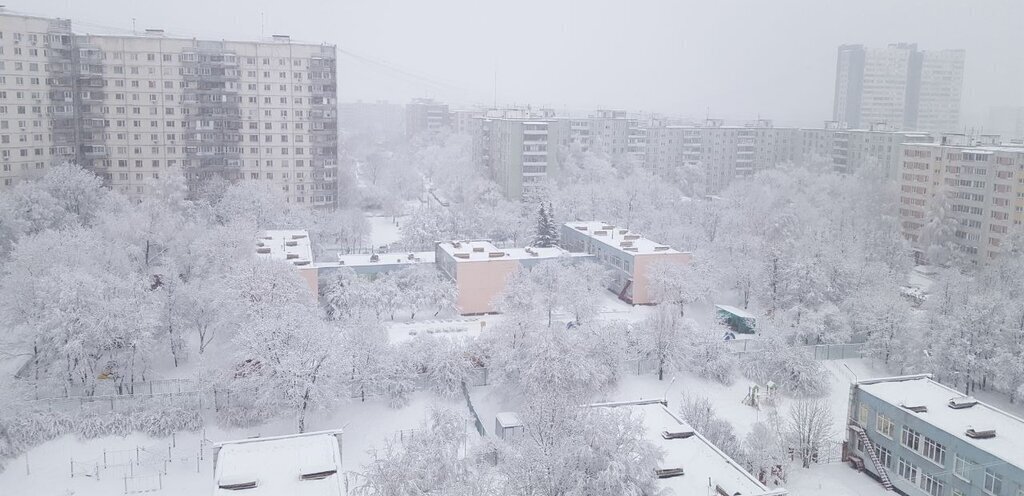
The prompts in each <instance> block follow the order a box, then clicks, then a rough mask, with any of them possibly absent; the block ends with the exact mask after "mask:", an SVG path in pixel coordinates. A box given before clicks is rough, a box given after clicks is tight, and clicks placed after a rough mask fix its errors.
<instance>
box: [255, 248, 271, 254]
mask: <svg viewBox="0 0 1024 496" xmlns="http://www.w3.org/2000/svg"><path fill="white" fill-rule="evenodd" d="M256 253H259V254H263V255H265V254H267V253H270V247H269V246H262V247H259V248H256Z"/></svg>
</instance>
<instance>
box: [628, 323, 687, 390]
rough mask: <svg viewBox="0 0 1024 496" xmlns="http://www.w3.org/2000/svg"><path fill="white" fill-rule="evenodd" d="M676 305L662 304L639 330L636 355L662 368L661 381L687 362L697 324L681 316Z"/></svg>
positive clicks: (660, 372)
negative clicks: (690, 343) (691, 335)
mask: <svg viewBox="0 0 1024 496" xmlns="http://www.w3.org/2000/svg"><path fill="white" fill-rule="evenodd" d="M680 313H681V312H680V311H679V310H678V308H677V307H676V306H675V305H673V304H661V305H658V307H657V308H656V309H655V311H654V313H652V314H651V316H650V317H648V318H647V319H646V320H644V321H643V323H641V324H640V325H639V326H637V329H636V331H637V332H636V334H637V335H636V343H635V347H636V353H637V356H639V357H640V358H650V359H653V360H655V361H656V362H657V364H658V380H659V381H660V380H663V379H664V378H665V372H666V371H673V370H679V369H681V368H683V364H684V363H685V362H686V358H687V352H688V351H689V348H688V346H687V339H688V335H689V334H690V332H691V328H693V327H694V326H696V323H695V322H693V321H691V320H688V319H684V318H683V317H681V316H680Z"/></svg>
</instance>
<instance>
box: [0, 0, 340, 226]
mask: <svg viewBox="0 0 1024 496" xmlns="http://www.w3.org/2000/svg"><path fill="white" fill-rule="evenodd" d="M0 32H3V33H4V38H2V39H0V47H2V48H3V49H4V50H5V51H9V52H8V53H10V55H11V56H13V57H15V59H8V55H7V53H0V60H2V61H3V63H4V72H3V74H2V75H0V77H2V79H0V96H2V95H3V93H2V92H6V93H7V94H13V95H14V96H16V97H19V95H20V96H24V97H25V98H30V99H31V100H32V105H25V106H23V105H19V104H18V103H21V102H15V103H14V104H13V105H7V106H3V105H0V107H5V108H4V109H3V110H0V113H6V114H7V115H11V114H14V115H13V117H14V118H13V119H11V120H10V121H9V122H7V123H6V124H7V125H8V126H9V127H10V126H15V127H16V128H17V129H22V128H27V129H28V130H29V131H27V134H29V135H32V140H31V141H32V142H34V143H39V146H38V147H32V148H29V149H28V150H27V151H29V152H30V153H29V155H30V157H29V158H31V160H30V161H21V162H20V163H15V162H13V161H12V167H11V169H12V170H10V171H7V170H6V169H7V168H6V167H5V168H4V174H5V176H3V177H2V179H3V184H4V185H7V186H9V185H11V184H13V183H14V182H16V180H17V179H18V178H19V177H23V176H27V175H29V174H30V173H27V172H26V171H27V170H29V169H32V170H42V169H45V168H46V167H48V166H49V165H52V164H56V163H61V162H64V161H71V162H76V163H78V164H79V165H81V166H83V167H85V168H87V169H90V170H92V171H94V172H95V173H96V174H97V175H99V176H100V177H101V178H103V179H104V180H105V182H106V184H108V185H109V186H110V187H111V188H113V189H115V190H118V191H121V192H123V193H125V194H127V195H128V196H129V197H131V198H134V199H138V198H141V197H142V196H144V195H145V194H146V193H147V190H146V188H147V187H149V186H148V183H149V182H150V181H151V180H152V179H154V178H158V177H159V176H160V173H161V172H162V171H165V170H167V169H169V168H181V170H182V171H183V172H184V174H185V176H186V178H187V179H188V181H189V185H190V187H193V188H195V187H198V186H199V185H200V184H201V183H202V182H203V181H205V180H208V179H210V178H212V177H214V176H220V177H224V178H225V179H228V180H231V181H238V180H262V181H269V182H271V183H273V184H274V185H275V186H279V187H280V188H281V189H282V191H283V192H284V194H285V196H286V198H287V199H288V201H290V202H294V203H300V204H305V205H311V206H332V205H335V204H336V201H337V199H336V191H337V187H336V171H337V156H338V146H337V97H336V94H337V81H336V50H335V47H334V46H331V45H313V44H303V43H294V42H292V41H291V39H290V38H289V37H287V36H274V37H273V39H272V40H271V41H267V42H241V41H219V40H218V41H213V40H198V39H193V38H175V37H169V36H166V35H165V34H164V33H163V31H161V30H147V31H146V32H145V34H144V35H141V36H135V35H132V36H121V35H75V34H74V33H73V31H72V26H71V22H70V21H67V20H59V19H43V18H33V17H27V16H19V15H9V14H0ZM6 43H10V44H11V46H10V47H6V46H4V45H5V44H6ZM18 57H25V60H24V61H22V60H20V59H17V58H18ZM33 60H34V61H33ZM26 84H27V85H28V87H25V85H26ZM19 98H20V97H19ZM29 109H31V111H29ZM21 116H25V117H24V118H22V117H21ZM23 119H24V120H23ZM22 124H25V126H22ZM3 126H4V124H2V123H0V128H2V127H3ZM40 137H41V139H40ZM14 138H15V140H17V141H18V144H15V148H17V149H16V150H9V153H8V154H10V155H13V152H15V151H17V152H18V154H19V157H18V158H19V159H20V158H25V157H23V156H22V155H23V154H24V153H25V151H23V150H26V148H24V147H19V146H18V145H24V142H23V141H21V138H20V137H18V136H14ZM12 144H13V143H12ZM47 145H48V146H47ZM40 150H41V151H40ZM5 157H6V155H3V156H0V161H2V160H3V159H4V158H5ZM12 158H13V157H12ZM16 172H17V174H16Z"/></svg>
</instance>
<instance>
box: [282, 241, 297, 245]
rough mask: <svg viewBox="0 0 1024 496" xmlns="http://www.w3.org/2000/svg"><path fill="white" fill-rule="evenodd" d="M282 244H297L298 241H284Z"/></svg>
mask: <svg viewBox="0 0 1024 496" xmlns="http://www.w3.org/2000/svg"><path fill="white" fill-rule="evenodd" d="M284 245H285V246H299V242H298V241H285V242H284Z"/></svg>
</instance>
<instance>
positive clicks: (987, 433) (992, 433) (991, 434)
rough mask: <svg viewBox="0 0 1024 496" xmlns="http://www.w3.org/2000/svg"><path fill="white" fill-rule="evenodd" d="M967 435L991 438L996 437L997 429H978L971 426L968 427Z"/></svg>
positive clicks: (973, 437) (976, 437)
mask: <svg viewBox="0 0 1024 496" xmlns="http://www.w3.org/2000/svg"><path fill="white" fill-rule="evenodd" d="M967 437H969V438H971V439H991V438H994V437H996V431H995V429H990V430H987V431H976V430H974V429H973V428H971V429H967Z"/></svg>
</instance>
